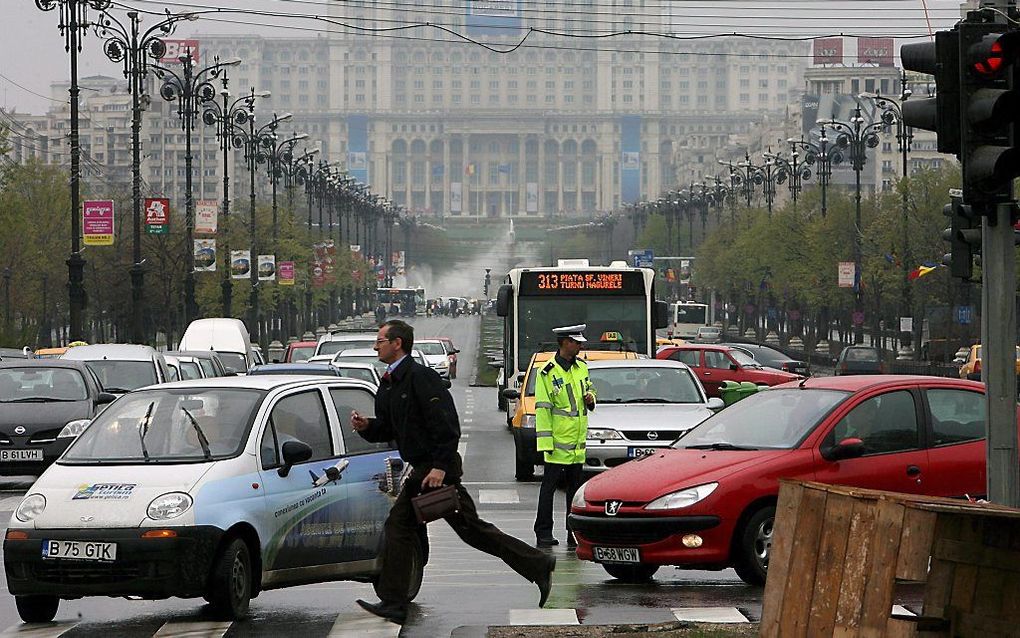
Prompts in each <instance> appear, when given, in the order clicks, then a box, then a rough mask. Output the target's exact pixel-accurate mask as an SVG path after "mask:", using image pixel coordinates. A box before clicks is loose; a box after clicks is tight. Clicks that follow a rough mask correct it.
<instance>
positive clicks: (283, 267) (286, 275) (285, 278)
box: [277, 261, 297, 286]
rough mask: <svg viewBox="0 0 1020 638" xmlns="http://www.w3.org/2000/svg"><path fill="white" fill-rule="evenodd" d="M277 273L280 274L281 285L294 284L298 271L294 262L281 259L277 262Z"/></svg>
mask: <svg viewBox="0 0 1020 638" xmlns="http://www.w3.org/2000/svg"><path fill="white" fill-rule="evenodd" d="M277 273H279V275H280V279H279V283H280V285H281V286H293V285H294V280H295V279H296V274H297V271H296V270H295V269H294V262H292V261H281V262H280V263H279V264H277Z"/></svg>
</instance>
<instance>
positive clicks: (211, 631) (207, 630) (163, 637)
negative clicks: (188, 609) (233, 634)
mask: <svg viewBox="0 0 1020 638" xmlns="http://www.w3.org/2000/svg"><path fill="white" fill-rule="evenodd" d="M231 624H232V623H231V622H229V621H222V622H220V621H215V620H196V621H195V622H168V623H166V624H165V625H163V626H162V627H160V628H159V631H157V632H156V633H154V634H153V635H152V638H220V636H222V635H223V634H225V633H227V630H228V629H230V625H231Z"/></svg>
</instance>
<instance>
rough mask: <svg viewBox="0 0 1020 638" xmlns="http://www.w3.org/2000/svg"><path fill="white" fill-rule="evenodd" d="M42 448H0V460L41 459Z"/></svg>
mask: <svg viewBox="0 0 1020 638" xmlns="http://www.w3.org/2000/svg"><path fill="white" fill-rule="evenodd" d="M41 460H43V453H42V450H0V462H4V461H6V462H11V461H41Z"/></svg>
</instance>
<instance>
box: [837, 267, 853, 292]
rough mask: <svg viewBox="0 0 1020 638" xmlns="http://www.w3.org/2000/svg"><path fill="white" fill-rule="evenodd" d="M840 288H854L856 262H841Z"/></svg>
mask: <svg viewBox="0 0 1020 638" xmlns="http://www.w3.org/2000/svg"><path fill="white" fill-rule="evenodd" d="M839 287H840V288H853V287H854V262H852V261H841V262H839Z"/></svg>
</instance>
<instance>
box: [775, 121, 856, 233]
mask: <svg viewBox="0 0 1020 638" xmlns="http://www.w3.org/2000/svg"><path fill="white" fill-rule="evenodd" d="M786 141H787V142H788V143H789V144H790V148H792V149H794V150H796V149H803V150H804V164H805V165H807V166H812V165H813V164H818V169H817V170H816V171H815V174H816V175H817V176H818V185H819V186H820V187H821V189H822V211H821V212H822V217H825V214H826V212H827V206H826V192H827V190H828V186H829V179H830V178H831V177H832V165H833V164H841V163H842V162H843V152H842V149H841V148H840V147H839V146H836V145H831V146H830V142H831V140H829V138H828V137H826V135H825V126H824V125H823V126H822V127H821V129H820V131H819V137H818V142H817V143H815V142H811V141H808V140H805V139H804V136H801V138H800V139H796V138H792V137H791V138H790V139H788V140H786Z"/></svg>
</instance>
